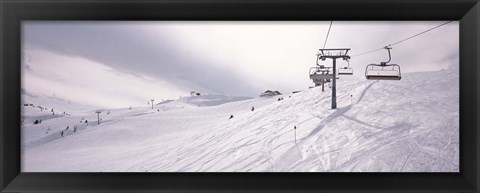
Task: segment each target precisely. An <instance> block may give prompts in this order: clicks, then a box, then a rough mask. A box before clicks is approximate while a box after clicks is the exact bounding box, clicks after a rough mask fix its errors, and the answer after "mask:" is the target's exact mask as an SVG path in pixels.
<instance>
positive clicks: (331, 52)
mask: <svg viewBox="0 0 480 193" xmlns="http://www.w3.org/2000/svg"><path fill="white" fill-rule="evenodd" d="M319 50H320V54H319V58H320V59H321V60H325V59H327V58H330V59H332V60H333V80H332V109H336V108H337V76H336V74H337V61H336V60H337V58H342V59H343V60H348V59H350V56H348V55H347V54H348V51H349V50H350V48H337V49H319ZM322 86H323V84H322Z"/></svg>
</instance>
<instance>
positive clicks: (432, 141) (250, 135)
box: [22, 65, 459, 172]
mask: <svg viewBox="0 0 480 193" xmlns="http://www.w3.org/2000/svg"><path fill="white" fill-rule="evenodd" d="M458 72H459V67H458V65H456V66H452V67H450V68H449V69H446V70H441V71H435V72H418V73H411V74H404V75H403V76H402V80H401V81H372V80H365V79H355V78H353V77H347V78H344V77H342V78H341V79H339V80H338V81H337V109H334V110H332V109H331V108H330V107H331V91H330V89H329V88H328V87H326V88H325V92H322V91H321V87H316V88H312V89H308V90H304V91H302V92H299V93H295V94H291V95H281V96H275V97H270V98H263V97H261V98H242V97H227V96H221V95H202V96H193V97H188V98H182V99H179V100H175V101H164V102H161V103H158V104H156V105H155V106H154V109H151V106H150V107H134V108H132V109H129V108H123V109H108V111H109V112H110V113H108V114H107V110H106V109H104V112H102V113H101V114H100V118H101V119H102V120H101V122H100V124H98V123H97V115H96V114H95V113H94V112H95V110H98V109H92V110H90V111H85V112H84V113H77V114H75V113H72V114H71V115H69V116H67V115H61V116H59V115H57V116H53V115H51V112H45V111H40V110H39V109H38V108H34V107H22V109H23V113H22V117H23V118H24V119H25V120H29V121H25V123H23V125H22V171H23V172H178V171H180V172H458V171H459V82H458V80H459V77H458V76H459V73H458ZM195 97H199V98H195ZM279 97H283V98H284V100H281V101H278V100H277V99H278V98H279ZM39 105H42V104H39ZM45 106H47V105H45ZM252 106H254V107H255V110H254V111H251V107H252ZM55 108H61V107H55ZM230 115H233V116H234V118H233V119H229V117H230ZM32 117H35V118H37V117H42V118H44V120H43V121H42V123H41V124H37V125H35V124H33V123H32V122H31V121H32V120H34V119H35V118H32ZM82 119H84V120H88V123H89V124H88V125H86V124H85V123H80V121H81V120H82ZM74 125H76V126H77V128H78V129H77V131H76V132H73V130H72V128H73V126H74ZM67 126H69V129H67V130H65V129H66V127H67ZM294 126H296V127H297V129H296V134H295V132H294V129H293V128H294ZM47 129H49V130H48V132H47ZM62 130H63V131H64V137H63V138H62V137H61V135H60V132H61V131H62ZM295 135H296V143H295Z"/></svg>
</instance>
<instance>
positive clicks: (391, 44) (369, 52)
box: [351, 21, 453, 57]
mask: <svg viewBox="0 0 480 193" xmlns="http://www.w3.org/2000/svg"><path fill="white" fill-rule="evenodd" d="M451 22H453V21H448V22H445V23H442V24H440V25H437V26H435V27H433V28H430V29H428V30H425V31H423V32H420V33H418V34H415V35H413V36H410V37H408V38H405V39H403V40H400V41H398V42H395V43H393V44H389V45H388V46H389V47H390V46H393V45H397V44H399V43H402V42H404V41H407V40H409V39H412V38H414V37H417V36H419V35H422V34H424V33H427V32H429V31H432V30H434V29H437V28H439V27H441V26H444V25H447V24H449V23H451ZM384 48H385V46H384V47H381V48H378V49H375V50H371V51H368V52H364V53H361V54H356V55H353V56H351V57H356V56H361V55H364V54H369V53H372V52H376V51H380V50H383V49H384Z"/></svg>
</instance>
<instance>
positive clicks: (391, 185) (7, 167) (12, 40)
mask: <svg viewBox="0 0 480 193" xmlns="http://www.w3.org/2000/svg"><path fill="white" fill-rule="evenodd" d="M23 20H226V21H228V20H287V21H299V20H459V21H460V172H459V173H21V172H20V93H21V92H20V78H21V77H20V56H21V51H20V37H21V30H20V23H21V21H23ZM0 22H1V26H0V27H1V28H0V42H1V45H0V50H1V52H0V58H1V64H0V74H1V75H0V76H1V77H0V81H1V82H0V94H1V95H0V137H1V141H0V145H1V148H0V156H1V157H0V191H1V192H480V181H479V174H480V173H479V171H480V170H479V163H480V159H479V158H480V157H479V155H480V154H479V152H480V149H479V139H480V136H479V120H480V116H479V97H480V96H479V77H480V71H479V66H480V60H479V54H480V50H479V46H480V42H479V41H480V38H479V37H480V35H479V34H480V30H479V29H480V28H479V24H480V3H479V1H478V0H389V1H385V0H178V1H173V0H140V1H132V0H128V1H123V0H115V1H109V0H86V1H81V0H63V1H59V0H0Z"/></svg>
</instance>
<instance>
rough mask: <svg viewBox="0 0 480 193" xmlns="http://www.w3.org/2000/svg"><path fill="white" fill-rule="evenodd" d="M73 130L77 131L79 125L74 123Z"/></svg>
mask: <svg viewBox="0 0 480 193" xmlns="http://www.w3.org/2000/svg"><path fill="white" fill-rule="evenodd" d="M73 132H74V133H75V132H77V125H74V126H73Z"/></svg>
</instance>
